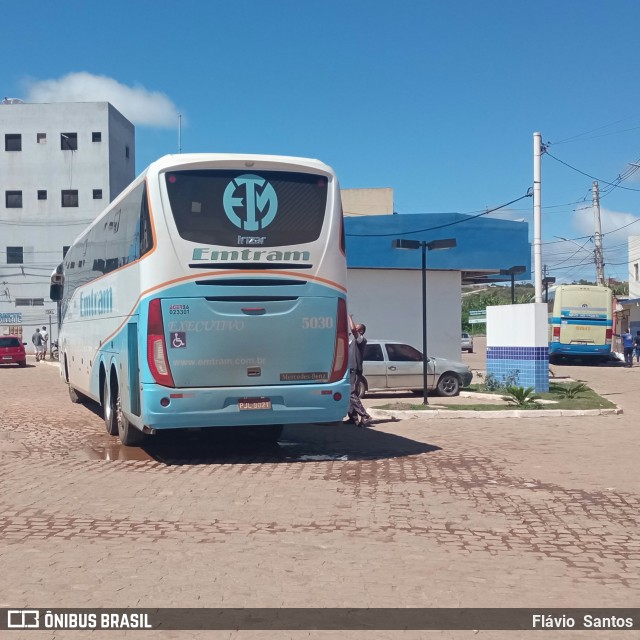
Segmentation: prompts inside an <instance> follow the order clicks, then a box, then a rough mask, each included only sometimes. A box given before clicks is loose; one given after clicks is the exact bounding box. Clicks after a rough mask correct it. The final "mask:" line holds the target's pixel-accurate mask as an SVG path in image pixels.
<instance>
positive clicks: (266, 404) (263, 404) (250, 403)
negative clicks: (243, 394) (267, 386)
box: [238, 398, 271, 411]
mask: <svg viewBox="0 0 640 640" xmlns="http://www.w3.org/2000/svg"><path fill="white" fill-rule="evenodd" d="M238 409H240V411H252V410H256V409H271V398H240V399H239V400H238Z"/></svg>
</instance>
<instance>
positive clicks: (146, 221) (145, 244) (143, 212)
mask: <svg viewBox="0 0 640 640" xmlns="http://www.w3.org/2000/svg"><path fill="white" fill-rule="evenodd" d="M152 247H153V232H152V230H151V217H150V216H149V203H148V202H147V188H146V187H145V189H144V192H143V193H142V204H141V207H140V255H141V256H143V255H144V254H145V253H149V251H151V248H152Z"/></svg>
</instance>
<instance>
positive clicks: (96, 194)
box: [93, 189, 102, 200]
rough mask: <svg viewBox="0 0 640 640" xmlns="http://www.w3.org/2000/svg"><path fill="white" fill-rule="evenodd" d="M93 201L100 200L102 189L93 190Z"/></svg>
mask: <svg viewBox="0 0 640 640" xmlns="http://www.w3.org/2000/svg"><path fill="white" fill-rule="evenodd" d="M93 199H94V200H102V189H94V190H93Z"/></svg>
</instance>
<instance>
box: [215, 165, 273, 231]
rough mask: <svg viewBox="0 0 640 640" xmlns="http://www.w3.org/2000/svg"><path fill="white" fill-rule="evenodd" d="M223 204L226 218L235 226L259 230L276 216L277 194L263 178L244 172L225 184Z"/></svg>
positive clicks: (247, 229)
mask: <svg viewBox="0 0 640 640" xmlns="http://www.w3.org/2000/svg"><path fill="white" fill-rule="evenodd" d="M243 192H244V195H242V194H243ZM223 205H224V212H225V213H226V215H227V218H229V220H230V221H231V223H232V224H234V225H235V226H236V227H238V228H239V229H244V230H245V231H259V230H260V229H264V228H265V227H267V226H268V225H270V224H271V223H272V222H273V220H274V218H275V217H276V213H277V212H278V196H277V195H276V191H275V189H274V188H273V186H272V185H271V184H270V183H269V182H267V181H266V180H265V179H264V178H261V177H260V176H257V175H254V174H252V173H245V174H243V175H241V176H238V177H237V178H235V179H234V180H232V181H231V182H230V183H229V184H228V185H227V188H226V189H225V190H224V198H223Z"/></svg>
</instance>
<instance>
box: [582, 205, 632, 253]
mask: <svg viewBox="0 0 640 640" xmlns="http://www.w3.org/2000/svg"><path fill="white" fill-rule="evenodd" d="M573 225H574V227H575V228H576V230H577V232H578V233H577V235H579V236H590V235H594V233H595V220H594V215H593V208H592V207H584V208H580V209H579V210H577V211H576V212H575V213H574V214H573ZM600 227H601V229H602V234H603V244H604V246H605V249H606V247H607V245H609V246H611V245H614V244H616V245H618V244H621V243H624V242H626V241H627V238H628V237H629V236H630V235H631V236H633V235H640V218H639V217H638V216H637V215H634V214H633V213H627V212H624V211H612V210H611V209H605V208H603V207H600Z"/></svg>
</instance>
